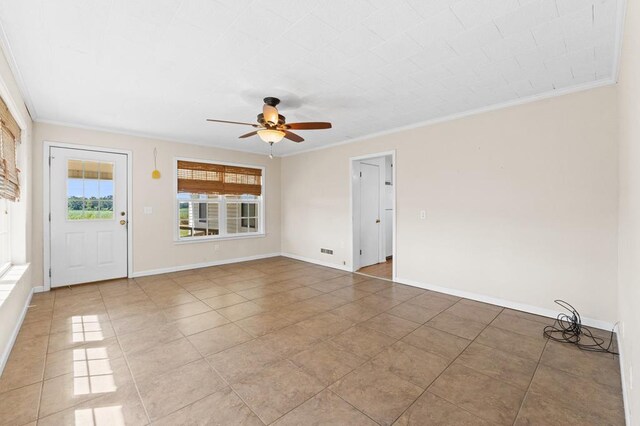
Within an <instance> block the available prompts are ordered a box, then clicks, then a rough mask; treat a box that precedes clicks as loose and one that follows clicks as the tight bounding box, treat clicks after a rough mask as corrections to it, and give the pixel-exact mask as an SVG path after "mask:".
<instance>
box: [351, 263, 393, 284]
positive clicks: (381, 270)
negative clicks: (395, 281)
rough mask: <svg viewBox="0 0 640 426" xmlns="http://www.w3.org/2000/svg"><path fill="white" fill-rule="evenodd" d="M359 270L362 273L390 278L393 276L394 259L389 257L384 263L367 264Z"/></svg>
mask: <svg viewBox="0 0 640 426" xmlns="http://www.w3.org/2000/svg"><path fill="white" fill-rule="evenodd" d="M358 272H359V273H361V274H365V275H371V276H373V277H378V278H384V279H387V280H390V279H391V278H392V277H393V259H388V260H387V261H386V262H383V263H377V264H375V265H369V266H365V267H364V268H360V269H358Z"/></svg>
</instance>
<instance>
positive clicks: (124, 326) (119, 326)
mask: <svg viewBox="0 0 640 426" xmlns="http://www.w3.org/2000/svg"><path fill="white" fill-rule="evenodd" d="M168 322H169V319H168V318H167V316H166V315H165V314H164V312H162V311H150V312H144V313H141V314H138V315H131V316H127V317H124V318H120V319H117V320H114V321H112V322H111V325H112V326H113V329H114V330H115V332H116V334H118V335H122V334H127V333H132V332H135V331H140V330H144V329H147V328H155V327H161V326H163V325H165V324H167V323H168Z"/></svg>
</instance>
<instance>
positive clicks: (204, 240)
mask: <svg viewBox="0 0 640 426" xmlns="http://www.w3.org/2000/svg"><path fill="white" fill-rule="evenodd" d="M266 236H267V234H266V233H264V232H263V233H260V234H251V235H239V236H233V237H231V236H223V237H195V238H192V239H189V240H187V239H181V240H173V244H176V245H182V244H198V243H211V242H214V241H229V240H248V239H252V238H264V237H266Z"/></svg>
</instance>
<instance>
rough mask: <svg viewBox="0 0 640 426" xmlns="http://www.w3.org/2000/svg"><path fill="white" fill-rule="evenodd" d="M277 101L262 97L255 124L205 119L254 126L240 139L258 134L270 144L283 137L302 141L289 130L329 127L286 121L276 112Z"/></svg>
mask: <svg viewBox="0 0 640 426" xmlns="http://www.w3.org/2000/svg"><path fill="white" fill-rule="evenodd" d="M279 103H280V99H278V98H273V97H267V98H264V105H263V107H262V114H258V123H257V124H254V123H243V122H239V121H227V120H213V119H211V118H208V119H207V121H213V122H215V123H228V124H241V125H244V126H252V127H255V128H256V129H258V130H254V131H253V132H249V133H245V134H244V135H242V136H240V139H244V138H248V137H251V136H255V135H258V136H259V137H260V139H262V140H263V141H264V142H266V143H268V144H269V145H272V146H273V144H274V143H278V142H280V141H281V140H282V139H285V138H286V139H289V140H291V141H293V142H296V143H299V142H302V141H304V139H303V138H302V137H301V136H299V135H297V134H295V133H293V132H291V131H290V130H317V129H330V128H331V123H326V122H307V123H287V122H286V120H285V117H284V115H281V114H279V113H278V108H276V105H278V104H279Z"/></svg>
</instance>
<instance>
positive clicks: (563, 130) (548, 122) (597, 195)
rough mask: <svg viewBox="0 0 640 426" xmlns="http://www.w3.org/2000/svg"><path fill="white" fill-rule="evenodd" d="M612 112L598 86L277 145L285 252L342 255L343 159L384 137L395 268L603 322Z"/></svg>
mask: <svg viewBox="0 0 640 426" xmlns="http://www.w3.org/2000/svg"><path fill="white" fill-rule="evenodd" d="M616 123H617V121H616V89H615V87H606V88H600V89H594V90H590V91H585V92H581V93H576V94H571V95H566V96H562V97H557V98H553V99H547V100H541V101H538V102H534V103H530V104H526V105H522V106H517V107H511V108H507V109H502V110H498V111H494V112H488V113H484V114H480V115H476V116H472V117H467V118H463V119H459V120H455V121H450V122H446V123H441V124H437V125H431V126H427V127H421V128H416V129H412V130H406V131H402V132H398V133H394V134H389V135H385V136H380V137H374V138H371V139H368V140H364V141H360V142H356V143H352V144H346V145H340V146H336V147H333V148H330V149H325V150H320V151H315V152H309V153H304V154H299V155H295V156H292V157H286V158H283V160H282V193H283V194H285V196H284V197H283V199H282V212H283V216H282V249H283V252H285V253H291V254H294V255H297V256H301V257H305V258H309V259H316V260H320V261H323V262H330V263H332V264H335V265H337V266H341V265H342V263H343V262H346V264H347V265H348V266H350V265H351V263H352V259H351V257H352V256H351V254H350V253H351V242H350V232H351V218H350V213H349V183H350V176H349V158H350V157H352V156H360V155H364V154H370V153H377V152H382V151H388V150H392V149H395V150H397V154H396V164H395V170H396V173H397V181H396V182H395V186H396V189H397V251H396V254H397V258H396V261H397V268H398V269H397V271H398V277H399V278H401V279H405V280H411V281H414V282H417V283H422V284H427V285H435V286H443V287H447V288H449V289H452V290H456V291H464V292H469V293H474V294H479V295H483V296H489V297H492V298H498V299H503V300H506V301H510V302H514V303H522V304H526V305H531V306H535V307H541V308H546V309H555V305H554V303H553V299H555V298H562V299H566V300H568V301H570V302H571V303H572V304H574V305H575V306H576V307H577V308H578V309H579V310H580V311H581V312H582V313H583V314H584V315H585V316H587V317H590V318H593V319H597V320H603V321H609V322H614V321H615V319H616V317H617V314H616V303H617V301H616V271H617V256H616V250H617V249H616V247H617V236H616V233H617V196H618V195H617V180H618V170H617V161H618V152H617V144H616V137H617V124H616ZM423 209H424V210H426V211H427V219H426V220H424V221H423V220H420V219H419V211H420V210H423ZM320 247H326V248H332V249H334V255H333V256H327V255H323V254H320Z"/></svg>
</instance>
